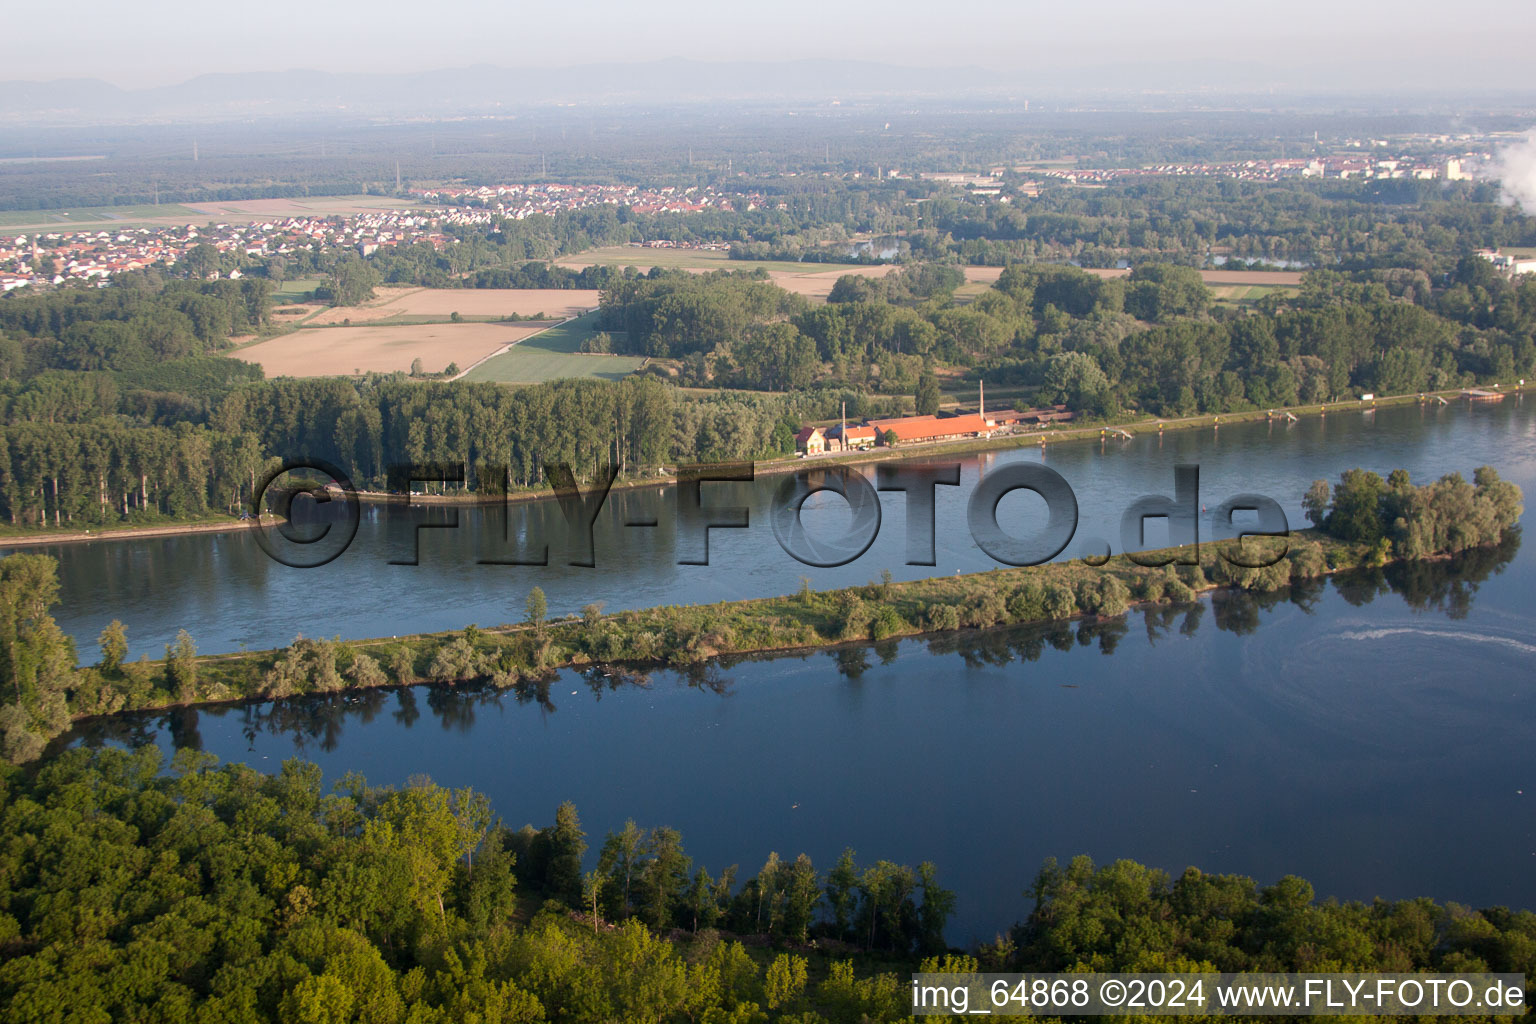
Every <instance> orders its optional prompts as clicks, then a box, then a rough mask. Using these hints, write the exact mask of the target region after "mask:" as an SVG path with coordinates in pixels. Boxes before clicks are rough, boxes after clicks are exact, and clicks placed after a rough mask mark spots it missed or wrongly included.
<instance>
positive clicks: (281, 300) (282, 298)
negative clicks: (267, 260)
mask: <svg viewBox="0 0 1536 1024" xmlns="http://www.w3.org/2000/svg"><path fill="white" fill-rule="evenodd" d="M320 285H321V280H320V278H318V277H297V278H294V279H293V280H292V281H284V282H283V285H282V287H281V288H279V289H277V290H276V291H274V292H273V293H272V301H273V302H274V303H276V304H277V305H279V306H281V305H288V304H292V303H295V302H302V301H303V300H304V296H305V294H306V293H308V292H312V291H314V290H315V289H316V288H318V287H320Z"/></svg>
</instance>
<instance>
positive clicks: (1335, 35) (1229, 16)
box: [0, 0, 1536, 89]
mask: <svg viewBox="0 0 1536 1024" xmlns="http://www.w3.org/2000/svg"><path fill="white" fill-rule="evenodd" d="M66 11H67V13H66ZM5 21H6V29H5V33H6V37H7V42H8V43H9V44H10V45H8V46H7V47H6V48H5V49H6V56H7V59H6V62H5V64H6V66H5V69H4V70H3V71H0V78H20V79H34V80H36V79H52V78H76V77H96V78H103V79H105V80H107V81H110V82H113V83H116V84H118V85H122V86H129V87H138V86H146V85H160V84H166V83H170V82H176V81H181V80H184V79H187V78H191V77H193V76H195V75H198V74H202V73H205V72H209V71H257V70H268V71H271V70H286V69H289V68H307V69H318V70H329V71H392V70H429V69H435V68H443V67H458V66H464V65H468V64H477V63H489V64H497V65H502V66H511V65H516V64H523V65H533V66H545V67H559V66H566V65H571V64H581V63H587V62H594V61H632V60H653V59H657V58H662V57H678V56H681V57H694V58H701V59H753V60H763V59H770V60H771V59H792V58H800V57H840V58H854V59H862V60H878V61H883V62H889V63H896V64H908V65H924V66H935V65H938V66H948V65H978V66H981V67H986V68H991V69H998V70H1005V71H1015V72H1019V73H1020V76H1021V77H1025V78H1038V77H1039V76H1041V75H1051V76H1061V77H1064V78H1065V77H1070V76H1072V75H1073V74H1074V69H1075V68H1081V67H1084V66H1088V67H1097V66H1104V65H1119V66H1125V65H1139V64H1152V65H1162V66H1166V65H1169V64H1182V65H1185V67H1186V70H1187V69H1188V68H1189V67H1190V66H1196V67H1198V66H1199V65H1201V64H1208V63H1212V62H1214V63H1216V64H1218V65H1227V64H1230V63H1233V62H1236V63H1237V64H1240V65H1247V66H1250V67H1252V66H1259V67H1262V68H1264V69H1266V70H1267V69H1269V68H1274V69H1275V70H1276V72H1277V73H1279V74H1283V75H1284V76H1285V77H1286V78H1287V79H1296V78H1303V79H1304V78H1307V77H1310V76H1316V77H1318V78H1319V79H1325V80H1327V81H1328V82H1330V83H1346V84H1353V85H1360V86H1367V87H1370V86H1374V87H1377V88H1387V89H1391V88H1396V87H1399V86H1403V87H1407V86H1415V85H1416V86H1419V87H1426V86H1427V87H1441V86H1444V85H1451V84H1454V83H1458V82H1465V83H1466V84H1467V85H1468V86H1469V87H1479V86H1482V87H1493V88H1520V87H1527V88H1531V87H1536V72H1533V71H1532V70H1531V69H1532V59H1531V53H1532V51H1533V49H1536V3H1531V2H1529V0H1514V2H1506V3H1503V4H1499V5H1497V6H1493V7H1490V6H1487V5H1472V4H1455V3H1445V2H1444V0H1392V2H1383V0H1363V2H1361V0H1328V2H1321V0H1286V2H1284V3H1264V4H1255V3H1244V2H1243V0H1220V2H1216V0H1194V2H1188V0H1161V2H1158V0H1150V2H1149V0H1137V2H1132V0H1098V2H1094V3H1085V4H1077V3H1072V2H1070V0H1043V2H1042V0H1006V2H996V0H966V2H963V3H935V2H933V0H922V2H917V0H883V2H878V3H874V2H860V3H848V2H838V0H778V2H775V3H772V4H743V3H740V2H733V0H721V2H713V3H710V2H699V0H642V2H628V3H614V2H603V3H596V2H592V0H565V2H561V3H516V2H512V3H507V2H500V3H497V2H490V0H457V2H453V3H444V4H426V3H421V2H420V0H412V2H409V3H407V2H403V0H368V2H366V3H364V2H362V0H341V2H335V0H319V2H316V0H309V2H295V0H270V2H267V3H263V4H228V3H208V2H207V0H198V2H196V3H192V2H187V0H146V2H143V3H137V4H129V3H123V2H122V0H75V3H73V4H70V5H69V6H68V7H67V8H60V7H53V6H52V5H44V4H14V5H10V10H9V11H8V12H7V14H6V18H5ZM1149 84H1152V85H1155V84H1156V83H1155V82H1151V83H1149Z"/></svg>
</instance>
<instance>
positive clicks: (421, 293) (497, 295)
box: [308, 288, 599, 327]
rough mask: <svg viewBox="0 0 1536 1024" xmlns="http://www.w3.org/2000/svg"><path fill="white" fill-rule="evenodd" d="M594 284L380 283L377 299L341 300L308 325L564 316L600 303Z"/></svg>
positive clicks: (582, 311)
mask: <svg viewBox="0 0 1536 1024" xmlns="http://www.w3.org/2000/svg"><path fill="white" fill-rule="evenodd" d="M598 294H599V293H598V292H597V291H595V290H580V289H574V288H570V289H559V288H545V289H539V288H376V289H374V296H375V297H374V299H373V301H371V302H368V303H366V304H364V305H361V306H337V307H335V308H334V309H327V310H325V311H324V312H322V313H319V314H318V315H316V316H315V317H314V319H312V320H310V321H308V326H312V327H314V326H321V325H324V324H339V323H342V322H343V321H346V320H350V321H352V323H353V324H354V325H356V324H370V323H378V322H380V321H384V320H408V319H416V318H420V319H423V320H431V319H443V318H446V317H449V316H451V315H452V314H454V313H458V314H459V315H460V316H463V317H470V318H477V317H478V318H493V319H497V320H500V319H502V318H504V317H508V316H510V315H512V314H513V313H516V314H518V315H519V316H522V317H532V316H535V315H537V314H539V313H543V314H544V315H545V316H546V317H554V318H556V319H564V318H565V317H571V316H576V315H578V314H581V313H585V312H586V311H587V310H589V309H595V308H596V307H597V300H598Z"/></svg>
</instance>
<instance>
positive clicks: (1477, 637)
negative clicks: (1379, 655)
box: [1339, 626, 1536, 654]
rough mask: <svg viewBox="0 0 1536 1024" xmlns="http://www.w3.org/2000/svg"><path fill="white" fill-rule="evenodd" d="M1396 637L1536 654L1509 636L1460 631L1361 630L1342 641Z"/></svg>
mask: <svg viewBox="0 0 1536 1024" xmlns="http://www.w3.org/2000/svg"><path fill="white" fill-rule="evenodd" d="M1394 636H1427V637H1433V638H1434V639H1437V640H1465V641H1468V642H1469V643H1478V644H1496V645H1498V646H1500V647H1508V648H1510V649H1512V650H1516V651H1519V652H1520V653H1522V654H1536V644H1528V643H1526V642H1525V641H1523V640H1516V639H1515V638H1514V637H1509V636H1492V635H1490V634H1488V633H1470V632H1467V631H1466V630H1458V629H1419V628H1415V627H1411V626H1390V627H1385V626H1384V627H1382V628H1380V629H1360V630H1354V631H1352V632H1348V633H1340V634H1339V639H1341V640H1385V639H1387V638H1388V637H1394Z"/></svg>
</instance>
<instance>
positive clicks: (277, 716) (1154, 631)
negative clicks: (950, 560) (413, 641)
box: [49, 532, 1520, 754]
mask: <svg viewBox="0 0 1536 1024" xmlns="http://www.w3.org/2000/svg"><path fill="white" fill-rule="evenodd" d="M1519 549H1520V538H1519V534H1518V532H1512V533H1511V534H1510V535H1509V536H1507V537H1506V538H1505V540H1504V542H1503V543H1502V544H1499V545H1497V546H1496V547H1490V548H1478V549H1474V550H1470V551H1465V552H1462V553H1461V554H1459V555H1457V556H1456V557H1455V558H1451V559H1445V560H1441V561H1432V562H1431V561H1420V562H1404V563H1398V564H1394V565H1391V566H1388V567H1386V568H1384V569H1363V570H1353V571H1350V572H1344V573H1338V574H1335V575H1334V576H1331V577H1328V578H1326V579H1318V580H1307V581H1303V582H1299V583H1296V584H1294V585H1292V586H1290V587H1288V588H1284V589H1281V590H1276V591H1273V592H1269V593H1258V592H1251V591H1232V590H1221V591H1216V592H1214V593H1213V594H1212V596H1211V600H1210V601H1209V602H1202V601H1196V602H1193V603H1190V604H1184V605H1153V606H1150V607H1145V608H1141V609H1138V610H1137V611H1135V612H1132V613H1131V614H1132V615H1134V614H1140V616H1141V619H1142V624H1143V626H1144V628H1145V631H1146V636H1147V641H1148V643H1150V644H1156V643H1157V642H1158V641H1160V640H1163V639H1165V638H1167V637H1169V636H1171V635H1172V633H1173V631H1174V630H1175V629H1176V630H1177V631H1178V634H1179V635H1180V636H1185V637H1188V636H1193V635H1194V634H1195V633H1196V632H1197V631H1198V630H1199V629H1200V626H1201V624H1202V623H1203V622H1204V621H1205V616H1206V614H1207V609H1209V614H1210V616H1211V621H1213V622H1214V623H1215V625H1216V628H1217V629H1220V630H1225V631H1227V632H1231V633H1236V634H1238V635H1245V634H1248V633H1252V632H1253V631H1254V630H1256V629H1257V628H1258V627H1259V626H1260V625H1261V624H1262V622H1263V620H1264V617H1265V614H1266V613H1268V612H1270V611H1272V610H1273V609H1275V608H1276V607H1279V606H1281V605H1290V606H1292V607H1296V608H1300V609H1301V610H1303V611H1306V612H1310V611H1311V610H1312V609H1313V608H1314V607H1315V606H1316V605H1317V604H1318V602H1319V601H1320V600H1321V599H1322V596H1323V594H1324V593H1325V592H1326V590H1327V589H1328V588H1329V587H1332V588H1333V589H1334V591H1335V592H1336V593H1337V594H1338V595H1339V596H1340V597H1341V598H1343V599H1344V600H1345V601H1347V602H1349V603H1350V604H1352V605H1357V606H1358V605H1364V604H1368V603H1370V602H1371V601H1373V600H1375V599H1376V598H1377V597H1380V596H1382V595H1384V594H1387V593H1389V592H1390V593H1395V594H1398V595H1400V596H1401V597H1402V598H1403V600H1404V601H1405V602H1406V603H1407V604H1408V606H1409V607H1410V608H1413V609H1414V610H1415V611H1420V612H1440V613H1442V614H1445V615H1447V616H1449V617H1450V618H1453V619H1459V618H1464V617H1465V616H1466V615H1467V614H1468V613H1469V612H1470V611H1471V608H1472V600H1473V596H1474V595H1475V594H1476V592H1477V588H1478V586H1479V584H1481V583H1482V582H1483V581H1484V580H1486V579H1487V578H1488V577H1490V576H1492V575H1495V574H1497V573H1501V572H1503V571H1504V569H1505V568H1506V567H1508V565H1509V564H1510V562H1511V561H1512V560H1513V559H1514V557H1515V555H1516V553H1517V552H1518V551H1519ZM1130 629H1131V615H1124V616H1121V617H1119V618H1114V619H1102V620H1095V619H1083V620H1074V621H1063V622H1050V623H1042V624H1036V625H1029V626H1006V627H1000V628H997V629H990V630H985V631H963V632H955V633H946V634H942V635H937V636H932V637H929V638H927V640H926V646H927V649H928V653H929V654H931V655H939V656H955V657H958V658H959V659H960V660H961V661H963V662H964V663H965V664H966V666H968V667H971V668H979V667H985V666H1001V665H1007V664H1009V663H1011V662H1014V661H1020V662H1033V661H1037V660H1039V659H1040V658H1041V657H1042V656H1043V655H1044V653H1045V651H1046V649H1047V647H1049V648H1053V649H1055V650H1058V651H1063V652H1066V651H1071V650H1073V649H1074V648H1076V647H1092V646H1097V647H1098V649H1099V650H1100V651H1101V652H1102V653H1104V654H1106V655H1112V654H1114V653H1115V652H1116V649H1117V648H1118V646H1119V644H1120V641H1121V640H1122V639H1124V638H1125V637H1126V636H1127V635H1128V634H1129V633H1130ZM900 650H901V642H900V641H897V640H885V641H881V642H879V643H875V644H855V645H848V646H840V647H836V648H833V649H831V650H829V651H826V652H825V655H822V654H815V653H808V652H797V653H794V654H779V655H773V654H764V655H734V656H731V657H729V658H718V659H712V660H710V661H706V662H701V663H698V664H694V665H689V666H686V667H683V668H679V669H675V670H669V671H671V672H672V675H673V676H674V678H675V679H676V681H677V682H679V683H681V684H683V685H686V686H688V687H690V688H692V689H697V690H704V691H707V692H709V693H712V694H715V695H717V696H721V697H726V696H729V695H730V694H731V692H732V688H733V683H732V679H731V677H730V675H729V674H728V671H729V669H730V668H732V667H733V666H735V665H739V664H741V663H743V662H752V661H782V660H784V659H785V658H795V659H798V660H800V661H802V662H804V663H805V664H806V665H807V666H808V667H810V666H812V665H813V664H814V663H815V662H816V661H817V660H818V659H819V658H820V657H822V656H827V657H830V658H831V659H832V660H833V662H834V663H835V665H836V667H837V671H838V674H839V675H841V676H842V677H843V678H845V679H848V680H858V679H859V678H860V677H861V676H863V675H864V673H866V672H868V671H869V670H870V668H871V656H872V655H873V657H874V658H876V659H878V660H879V662H880V663H881V664H882V665H889V664H891V663H892V662H893V661H895V660H896V659H897V657H898V655H899V652H900ZM562 680H563V682H562ZM577 681H579V682H580V683H584V684H585V686H586V689H587V692H588V693H589V694H591V696H592V698H593V699H594V700H601V699H602V697H603V696H604V695H606V694H609V693H615V692H617V691H619V690H622V689H629V688H634V687H640V688H648V687H650V686H652V685H653V683H652V674H651V673H649V672H647V671H642V670H639V669H635V668H629V667H624V666H617V665H601V666H592V667H589V668H587V669H586V670H584V671H581V672H560V671H556V670H549V671H546V672H544V673H541V674H539V675H537V676H533V677H528V678H524V679H521V680H519V681H518V682H517V683H516V684H514V685H513V686H512V687H511V688H509V689H498V688H496V687H495V686H493V685H491V684H490V683H489V682H483V683H478V684H467V685H460V686H428V687H425V688H416V687H391V688H381V689H377V690H364V691H357V692H349V693H342V694H329V695H325V696H310V697H295V698H290V699H288V700H282V701H273V702H270V703H265V704H247V705H242V706H240V707H238V708H202V709H197V708H174V709H170V710H166V711H158V712H141V713H136V714H135V713H129V714H125V715H118V716H112V717H108V718H101V719H95V720H92V721H88V722H83V723H81V724H80V725H79V726H77V727H76V728H75V730H74V731H73V732H71V733H69V734H67V735H66V736H63V737H60V738H59V739H58V740H56V741H55V742H54V743H53V744H52V745H51V746H50V748H49V754H53V753H57V752H58V751H59V750H61V749H63V748H64V747H65V746H66V745H68V744H70V743H75V744H79V745H81V746H86V747H99V746H102V745H105V744H109V743H110V744H116V745H122V746H127V747H135V746H141V745H143V744H146V743H153V742H155V741H156V739H157V738H158V737H159V736H166V737H168V738H169V739H170V741H171V743H172V744H173V745H174V746H175V747H176V748H177V749H184V748H191V749H199V750H200V749H202V746H203V739H202V733H201V725H202V723H203V720H204V719H205V718H207V717H208V716H214V717H220V716H223V715H226V714H232V715H238V716H239V718H240V722H241V728H242V731H243V733H244V735H245V737H246V740H247V742H248V743H249V744H250V746H251V749H254V748H255V741H256V737H257V736H258V735H260V734H262V733H266V734H269V735H283V736H287V737H289V738H291V740H292V742H293V745H294V747H295V749H296V750H297V751H298V752H300V753H302V752H304V751H305V750H307V749H309V748H311V747H314V748H318V749H319V750H322V751H331V750H334V749H336V747H337V745H338V744H339V743H340V741H341V734H342V730H343V727H344V725H345V724H347V723H349V722H357V721H361V722H362V723H365V724H366V723H368V722H371V721H372V720H373V719H375V718H376V717H378V716H379V714H380V713H382V712H383V711H384V710H385V709H386V708H387V707H389V705H390V703H391V698H393V703H394V708H393V710H391V712H390V715H391V717H392V718H393V719H394V720H395V722H397V723H399V724H400V725H401V726H404V727H405V728H410V727H412V726H413V725H414V724H415V723H416V722H417V721H418V720H419V719H420V718H421V716H422V712H421V710H420V702H421V691H422V689H424V690H425V698H426V700H425V702H426V706H427V710H428V711H430V712H431V714H432V716H433V717H434V718H436V719H437V721H438V723H439V724H440V725H441V727H442V728H443V729H447V730H454V731H457V732H460V733H467V732H469V731H470V730H471V729H472V728H473V727H474V724H475V721H476V718H477V713H478V711H479V709H480V708H482V707H486V706H490V707H495V708H498V709H499V708H501V707H502V706H503V702H504V701H506V700H509V699H510V700H512V701H514V702H515V703H517V704H536V705H537V706H538V707H539V708H540V710H541V711H543V712H545V713H553V712H554V711H556V710H557V707H556V704H555V702H554V700H553V698H552V692H553V687H554V685H555V684H556V683H557V682H561V683H562V685H566V686H569V685H574V684H575V682H577Z"/></svg>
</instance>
